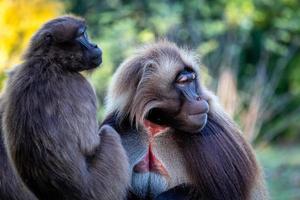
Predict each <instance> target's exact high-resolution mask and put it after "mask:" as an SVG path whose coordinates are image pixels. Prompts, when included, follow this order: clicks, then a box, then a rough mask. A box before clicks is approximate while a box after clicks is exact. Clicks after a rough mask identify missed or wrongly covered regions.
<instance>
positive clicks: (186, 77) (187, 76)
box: [176, 70, 196, 84]
mask: <svg viewBox="0 0 300 200" xmlns="http://www.w3.org/2000/svg"><path fill="white" fill-rule="evenodd" d="M195 79H196V73H195V72H190V71H187V70H184V71H182V72H180V73H179V74H178V76H177V78H176V83H178V84H185V83H189V82H191V81H193V80H195Z"/></svg>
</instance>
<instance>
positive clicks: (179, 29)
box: [0, 0, 300, 200]
mask: <svg viewBox="0 0 300 200" xmlns="http://www.w3.org/2000/svg"><path fill="white" fill-rule="evenodd" d="M66 13H73V14H76V15H79V16H82V17H84V18H85V19H86V20H87V23H88V25H89V29H88V31H89V34H90V36H91V38H92V39H93V40H95V41H96V42H97V43H98V44H99V45H100V46H101V47H102V49H103V51H104V55H103V56H104V57H103V65H102V67H101V68H100V69H97V70H95V71H94V72H93V73H91V74H88V75H87V76H88V77H89V79H90V80H91V81H92V83H93V85H94V86H95V88H96V91H97V95H98V98H99V105H100V109H99V119H101V118H102V116H103V103H104V97H105V91H106V88H107V85H108V83H109V80H110V78H111V75H112V73H113V72H114V70H115V69H116V68H117V67H118V65H119V64H120V62H122V60H123V59H124V58H126V57H127V56H129V55H131V54H132V53H133V52H134V50H135V48H136V47H137V46H139V45H141V44H144V43H149V42H153V41H155V40H156V39H159V38H162V37H165V38H168V39H169V40H171V41H174V42H176V43H177V44H178V45H181V46H187V47H189V48H192V49H194V50H195V51H196V52H197V53H198V54H199V55H200V56H201V58H202V64H201V65H202V66H201V67H202V75H201V76H202V78H203V81H204V82H205V84H206V85H207V86H208V87H209V88H210V89H211V90H213V91H214V92H215V93H216V94H217V95H218V96H219V98H220V101H221V103H222V104H223V106H224V107H225V109H226V111H227V112H228V113H229V114H230V115H231V116H232V117H234V118H235V120H236V121H237V122H238V124H239V125H240V127H241V129H242V130H243V131H244V134H245V137H246V138H247V139H248V140H249V141H250V142H252V143H253V145H254V146H255V149H256V151H257V153H258V158H259V159H260V160H261V162H262V163H263V166H264V169H265V173H266V178H267V181H268V185H269V188H270V193H271V196H272V199H278V200H279V199H280V200H281V199H282V200H294V199H298V200H299V199H300V146H299V144H300V49H299V47H300V1H299V0H211V1H210V0H206V1H205V0H186V1H179V0H177V1H176V0H151V1H146V0H133V1H129V0H102V1H100V0H99V1H97V0H89V1H85V0H62V1H54V0H31V1H26V0H0V25H1V27H2V31H1V32H0V40H1V42H0V82H1V87H3V85H4V84H5V79H6V71H7V70H9V68H11V67H13V66H14V65H16V64H19V63H20V62H22V60H21V57H20V56H21V54H22V52H23V51H24V48H25V47H26V46H27V45H28V40H29V38H30V37H31V36H32V34H33V33H34V31H36V30H37V29H38V27H39V26H40V25H41V24H42V23H44V22H45V21H47V20H48V19H51V18H53V17H55V16H59V15H62V14H66ZM199 67H200V66H199ZM101 108H102V109H101Z"/></svg>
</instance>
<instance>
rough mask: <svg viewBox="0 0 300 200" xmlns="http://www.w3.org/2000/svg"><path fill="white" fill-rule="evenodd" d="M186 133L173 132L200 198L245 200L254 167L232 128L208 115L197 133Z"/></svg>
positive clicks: (216, 115) (217, 116)
mask: <svg viewBox="0 0 300 200" xmlns="http://www.w3.org/2000/svg"><path fill="white" fill-rule="evenodd" d="M186 134H187V133H184V134H182V133H177V136H178V138H181V139H179V140H178V144H179V146H180V148H182V151H183V154H184V157H185V159H186V163H187V167H188V170H189V171H190V174H192V176H191V177H192V179H193V182H194V184H195V185H196V187H197V190H198V193H200V194H201V199H209V200H221V199H226V200H231V199H232V200H245V199H249V195H250V194H249V193H250V192H251V191H249V190H250V188H252V185H251V184H253V183H254V181H255V175H256V174H257V173H258V167H257V164H256V161H255V158H254V156H253V154H252V152H251V148H250V147H249V146H248V144H247V143H246V142H245V141H244V139H243V138H242V136H241V135H240V132H239V130H238V129H237V128H236V127H235V125H234V124H233V123H232V122H231V121H230V120H229V119H226V116H224V115H220V114H219V113H217V112H211V113H210V114H209V117H208V122H207V124H206V126H205V127H204V129H202V130H201V132H200V133H199V134H196V135H191V136H188V137H187V136H186ZM183 137H184V138H183Z"/></svg>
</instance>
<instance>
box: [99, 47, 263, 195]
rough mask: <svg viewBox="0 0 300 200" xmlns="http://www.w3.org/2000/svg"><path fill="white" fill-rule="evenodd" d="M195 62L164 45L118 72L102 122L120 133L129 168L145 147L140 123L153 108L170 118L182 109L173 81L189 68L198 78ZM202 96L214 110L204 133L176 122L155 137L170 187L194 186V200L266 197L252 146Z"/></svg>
mask: <svg viewBox="0 0 300 200" xmlns="http://www.w3.org/2000/svg"><path fill="white" fill-rule="evenodd" d="M197 60H198V59H197V58H196V57H195V56H194V54H193V53H192V52H190V51H187V50H184V49H180V48H178V47H177V46H176V45H175V44H173V43H170V42H168V41H160V42H158V43H155V44H152V45H148V46H146V47H143V48H142V49H139V50H138V53H137V54H136V55H134V56H132V57H130V58H129V59H127V60H126V61H124V62H123V63H122V64H121V66H120V67H119V68H118V70H117V72H116V73H115V75H114V77H113V80H112V84H111V86H110V88H109V91H108V98H107V118H106V121H105V122H104V124H105V123H106V124H110V125H112V126H113V127H114V128H116V129H117V131H118V132H119V133H120V134H121V138H122V140H123V144H124V146H125V149H126V150H127V152H128V156H129V159H130V165H131V170H132V168H133V166H134V165H135V164H136V163H137V162H138V161H139V160H140V159H141V157H142V155H143V154H144V152H145V149H147V136H146V133H145V131H144V127H143V124H142V121H143V120H144V118H145V117H146V115H147V113H148V112H149V110H151V109H152V108H155V107H159V108H165V109H166V110H168V109H169V110H168V112H169V113H168V114H170V115H171V116H173V115H174V116H175V115H176V114H177V113H178V112H179V111H180V110H181V103H180V101H179V96H178V93H177V92H176V91H175V89H174V87H173V84H174V79H175V77H176V75H177V74H178V72H179V71H180V70H182V69H183V68H184V67H186V66H188V67H191V68H192V69H193V70H194V71H195V72H196V73H197V74H198V77H199V75H200V73H199V70H198V66H199V64H198V62H197ZM198 82H199V83H200V79H199V80H198ZM199 92H200V93H201V95H202V96H203V98H205V99H206V100H207V101H208V103H209V106H210V111H209V113H208V122H207V124H206V126H205V127H204V129H202V130H201V132H199V133H198V134H192V133H187V132H184V131H179V130H178V129H177V126H178V124H177V125H176V124H172V125H171V129H170V130H169V131H167V132H166V133H164V134H162V135H161V136H159V137H157V138H156V139H155V140H156V141H155V142H156V146H155V147H156V149H155V150H154V152H155V153H156V155H157V157H158V158H159V159H160V160H161V161H162V162H163V163H164V165H165V166H166V168H167V170H168V171H169V174H171V177H170V178H169V179H168V187H167V188H168V189H169V188H172V187H175V186H176V185H179V184H187V185H192V187H193V188H195V191H196V193H197V195H195V194H194V195H195V197H194V198H193V195H192V194H190V198H191V199H199V198H200V197H199V196H201V199H210V200H219V199H220V200H221V199H222V200H223V199H226V200H227V199H232V200H238V199H240V200H247V199H248V200H249V199H252V200H253V199H257V200H258V199H267V191H266V188H265V187H264V181H263V177H262V174H261V171H260V168H259V166H258V163H257V161H256V159H255V156H254V153H253V151H252V148H251V147H250V145H249V144H248V143H247V142H246V141H245V139H244V138H243V137H242V135H241V133H240V131H239V129H238V128H237V126H236V125H235V124H234V122H233V121H232V120H231V119H230V118H229V117H228V116H227V115H226V114H225V113H224V112H223V111H222V108H221V107H220V106H218V104H217V100H216V99H215V97H214V95H212V94H211V93H210V92H209V91H207V90H206V89H205V88H204V87H203V86H201V85H199ZM138 142H139V143H138ZM137 152H140V153H137ZM149 185H151V181H150V182H149ZM254 194H256V195H254ZM257 194H258V195H257Z"/></svg>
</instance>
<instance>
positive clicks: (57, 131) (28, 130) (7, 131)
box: [3, 16, 129, 200]
mask: <svg viewBox="0 0 300 200" xmlns="http://www.w3.org/2000/svg"><path fill="white" fill-rule="evenodd" d="M24 59H25V62H24V63H23V64H22V65H21V66H18V67H17V68H16V69H15V71H14V74H13V76H12V77H11V78H10V80H9V82H8V84H7V88H6V91H5V96H4V103H5V106H4V113H3V128H4V135H5V137H4V138H5V143H6V147H7V150H8V154H9V156H10V158H11V160H12V161H13V164H14V165H15V168H16V171H17V172H18V173H19V175H20V177H21V178H22V180H23V181H24V183H25V184H26V185H27V186H28V188H29V189H30V190H31V191H32V192H33V193H34V194H35V195H36V196H37V197H38V198H39V199H43V200H48V199H49V200H50V199H51V200H54V199H55V200H60V199H61V200H71V199H72V200H75V199H78V200H79V199H80V200H84V199H86V200H92V199H97V200H99V199H100V200H106V199H112V200H119V199H122V198H123V197H124V196H126V190H127V186H128V181H129V172H128V163H127V156H126V153H125V151H124V149H123V147H122V144H121V142H120V138H119V135H118V134H117V133H116V132H115V131H114V130H113V129H112V128H111V127H109V126H103V127H102V128H101V129H100V130H99V128H98V123H97V120H96V110H97V105H96V96H95V93H94V91H93V88H92V87H91V85H90V84H89V82H88V81H87V80H86V79H85V78H84V77H83V76H82V75H81V74H80V73H79V72H80V71H83V70H88V69H93V68H95V67H97V66H98V65H99V64H100V63H101V50H100V49H99V48H98V47H97V45H95V44H93V43H91V42H90V41H89V39H88V37H87V33H86V25H85V22H84V21H83V20H82V19H79V18H76V17H72V16H64V17H60V18H57V19H54V20H51V21H49V22H48V23H46V24H45V25H44V26H43V27H42V28H41V29H40V30H39V31H38V32H37V33H36V34H35V35H34V37H33V38H32V40H31V45H30V47H29V49H28V50H27V52H26V54H25V57H24Z"/></svg>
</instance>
